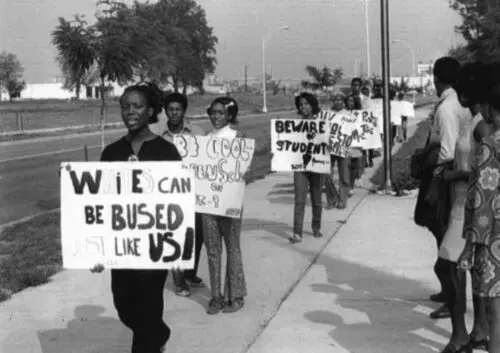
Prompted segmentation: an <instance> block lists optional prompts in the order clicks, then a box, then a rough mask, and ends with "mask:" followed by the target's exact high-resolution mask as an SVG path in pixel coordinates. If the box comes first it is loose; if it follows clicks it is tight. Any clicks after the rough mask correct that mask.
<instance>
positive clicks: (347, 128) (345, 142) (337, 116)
mask: <svg viewBox="0 0 500 353" xmlns="http://www.w3.org/2000/svg"><path fill="white" fill-rule="evenodd" d="M331 113H332V114H333V115H332V116H331V117H330V123H331V129H330V153H331V154H332V155H334V156H338V157H347V156H349V154H350V152H351V148H353V147H363V143H364V140H363V139H362V138H361V132H360V131H361V123H360V121H361V119H358V117H357V116H355V115H353V114H352V113H351V112H350V111H348V110H342V111H340V112H331Z"/></svg>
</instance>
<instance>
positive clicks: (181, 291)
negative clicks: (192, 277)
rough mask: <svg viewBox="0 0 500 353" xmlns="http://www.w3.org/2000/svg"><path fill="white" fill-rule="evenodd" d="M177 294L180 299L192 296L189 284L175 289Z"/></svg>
mask: <svg viewBox="0 0 500 353" xmlns="http://www.w3.org/2000/svg"><path fill="white" fill-rule="evenodd" d="M175 294H177V295H178V296H179V297H189V296H190V295H191V291H190V290H189V287H188V286H187V284H185V283H184V284H181V285H179V286H177V287H176V288H175Z"/></svg>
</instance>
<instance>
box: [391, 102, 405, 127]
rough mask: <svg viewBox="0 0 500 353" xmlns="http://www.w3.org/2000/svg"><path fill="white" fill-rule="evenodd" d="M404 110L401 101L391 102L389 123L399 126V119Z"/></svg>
mask: <svg viewBox="0 0 500 353" xmlns="http://www.w3.org/2000/svg"><path fill="white" fill-rule="evenodd" d="M405 110H406V107H405V105H404V102H403V101H391V123H393V124H394V125H397V126H401V121H402V119H401V117H402V116H403V115H404V114H405Z"/></svg>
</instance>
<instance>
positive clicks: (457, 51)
mask: <svg viewBox="0 0 500 353" xmlns="http://www.w3.org/2000/svg"><path fill="white" fill-rule="evenodd" d="M450 6H451V8H452V9H454V10H455V11H456V12H457V13H458V14H459V15H460V17H461V19H462V22H461V24H460V25H458V26H456V27H455V31H456V32H457V33H458V34H459V35H460V36H461V37H462V38H463V39H464V44H462V45H459V46H457V47H455V48H452V49H450V51H449V55H450V56H453V57H455V58H456V59H457V60H458V61H460V62H461V63H465V62H470V61H482V62H486V63H488V62H492V61H495V60H497V59H498V57H499V56H500V46H499V43H500V2H499V1H498V0H450Z"/></svg>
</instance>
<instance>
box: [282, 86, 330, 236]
mask: <svg viewBox="0 0 500 353" xmlns="http://www.w3.org/2000/svg"><path fill="white" fill-rule="evenodd" d="M295 107H296V108H297V112H298V114H300V115H301V117H302V119H315V118H316V117H317V116H318V113H319V112H320V108H319V102H318V100H317V99H316V97H315V96H314V95H312V94H310V93H307V92H303V93H301V94H300V95H298V96H296V97H295ZM306 156H307V155H306ZM309 157H310V155H309ZM293 185H294V191H295V203H294V209H293V235H292V236H291V237H290V238H289V241H290V242H291V243H292V244H294V243H300V242H301V241H302V231H303V228H304V213H305V208H306V197H307V191H309V194H310V195H311V203H312V231H313V235H314V237H316V238H321V237H322V236H323V234H322V233H321V216H322V213H323V208H322V204H321V193H322V189H323V174H318V173H313V172H306V171H304V172H294V173H293Z"/></svg>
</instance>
